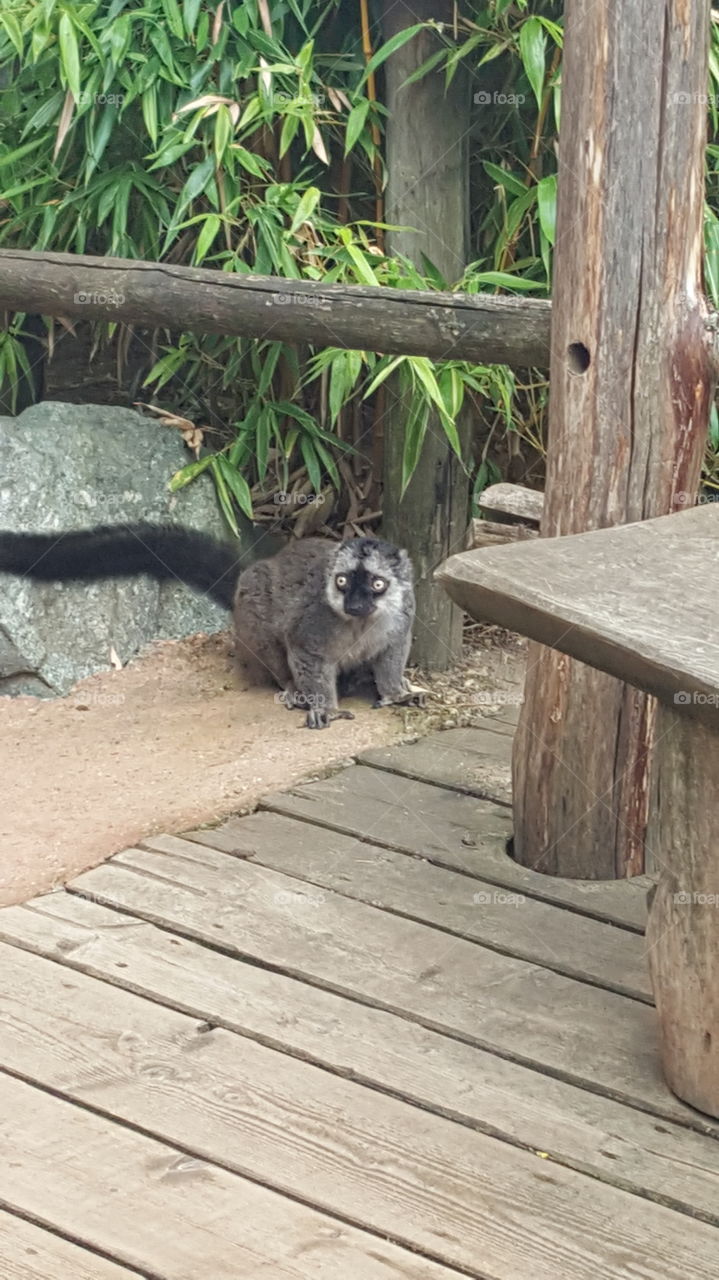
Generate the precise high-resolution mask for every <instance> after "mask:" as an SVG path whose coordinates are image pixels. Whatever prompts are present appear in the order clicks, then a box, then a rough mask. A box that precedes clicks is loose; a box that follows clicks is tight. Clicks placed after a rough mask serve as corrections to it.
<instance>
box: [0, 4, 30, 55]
mask: <svg viewBox="0 0 719 1280" xmlns="http://www.w3.org/2000/svg"><path fill="white" fill-rule="evenodd" d="M0 27H3V28H4V29H5V34H6V35H7V37H8V39H9V40H10V42H11V44H12V45H13V47H14V49H15V52H16V53H17V56H18V58H22V55H23V48H24V40H23V34H22V29H21V27H20V23H19V22H18V20H17V18H16V17H15V14H14V13H0Z"/></svg>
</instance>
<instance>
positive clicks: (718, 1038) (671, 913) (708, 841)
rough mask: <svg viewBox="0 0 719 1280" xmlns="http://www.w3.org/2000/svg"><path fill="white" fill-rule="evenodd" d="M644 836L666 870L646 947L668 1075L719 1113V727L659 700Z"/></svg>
mask: <svg viewBox="0 0 719 1280" xmlns="http://www.w3.org/2000/svg"><path fill="white" fill-rule="evenodd" d="M655 768H656V770H657V773H656V786H655V796H656V800H657V803H656V806H655V808H654V813H653V814H652V817H651V819H650V824H649V830H648V833H647V844H648V847H649V849H650V850H651V853H652V855H653V857H654V860H655V865H656V867H657V869H660V870H661V879H660V881H659V887H658V889H657V892H656V894H655V895H654V901H653V903H652V907H651V911H650V914H649V924H648V927H647V946H648V954H649V969H650V973H651V980H652V988H653V990H654V998H655V1000H656V1005H657V1013H658V1015H659V1034H660V1040H661V1055H662V1066H663V1069H664V1075H665V1077H666V1080H667V1083H668V1085H669V1087H670V1089H671V1090H672V1091H673V1092H674V1093H675V1094H677V1096H678V1097H680V1098H681V1099H682V1100H683V1101H684V1102H688V1103H689V1104H690V1105H691V1106H693V1107H696V1108H697V1109H698V1110H699V1111H703V1112H705V1113H707V1114H708V1115H710V1116H716V1117H719V736H718V735H717V734H716V733H713V732H712V731H711V730H710V729H709V728H706V727H705V726H704V725H702V724H699V723H698V722H697V721H695V720H691V719H689V717H687V716H686V715H680V714H678V712H677V711H675V710H674V708H671V707H666V706H662V707H660V709H659V718H658V724H657V736H656V754H655Z"/></svg>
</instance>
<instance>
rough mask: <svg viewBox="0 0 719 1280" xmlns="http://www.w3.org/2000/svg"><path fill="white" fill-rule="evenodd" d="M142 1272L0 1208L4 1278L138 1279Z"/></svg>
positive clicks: (0, 1266) (0, 1256) (0, 1254)
mask: <svg viewBox="0 0 719 1280" xmlns="http://www.w3.org/2000/svg"><path fill="white" fill-rule="evenodd" d="M141 1274H142V1273H141V1272H139V1271H128V1270H127V1268H126V1267H121V1266H118V1264H117V1263H116V1262H109V1261H108V1259H107V1258H101V1257H100V1256H99V1254H97V1253H90V1252H89V1251H88V1250H86V1249H80V1248H79V1247H78V1246H77V1245H76V1244H72V1243H71V1242H70V1241H69V1240H63V1239H62V1237H61V1236H56V1235H53V1234H52V1232H50V1231H43V1230H42V1228H40V1227H36V1226H34V1224H33V1223H32V1222H26V1221H25V1219H24V1218H16V1217H15V1216H14V1215H13V1214H10V1213H3V1212H2V1211H0V1275H2V1277H3V1280H138V1277H140V1276H141Z"/></svg>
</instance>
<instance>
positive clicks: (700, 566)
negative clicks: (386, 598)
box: [437, 503, 719, 727]
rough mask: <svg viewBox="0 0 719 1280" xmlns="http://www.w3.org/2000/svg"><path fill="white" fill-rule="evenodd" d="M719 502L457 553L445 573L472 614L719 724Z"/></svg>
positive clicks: (450, 588) (440, 573) (442, 570)
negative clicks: (717, 577) (717, 584)
mask: <svg viewBox="0 0 719 1280" xmlns="http://www.w3.org/2000/svg"><path fill="white" fill-rule="evenodd" d="M717 546H719V504H714V503H709V504H707V505H705V506H702V507H694V508H690V509H688V510H686V511H681V512H679V513H675V514H674V515H671V516H662V517H660V518H659V519H657V520H646V521H642V522H639V523H635V524H627V525H622V526H619V527H617V528H613V529H598V530H596V529H595V530H594V531H593V532H591V533H581V534H576V535H570V536H568V537H561V538H538V539H537V540H536V541H535V542H531V543H529V542H527V543H524V544H522V545H521V546H504V547H493V548H491V549H488V550H485V551H481V552H471V551H467V552H463V553H462V554H460V555H457V556H452V557H451V559H449V560H447V561H446V563H445V564H444V565H442V566H441V568H440V569H438V570H437V574H438V577H439V578H440V581H441V582H442V583H443V584H444V586H445V587H446V589H447V590H448V591H449V593H450V595H451V596H452V597H453V599H455V600H456V601H457V602H458V603H459V604H461V605H462V607H463V608H464V609H466V610H467V612H468V613H470V614H472V615H473V616H474V617H477V618H482V619H484V620H485V621H489V622H496V623H499V624H500V625H501V626H504V627H509V628H511V629H512V630H513V631H519V632H521V634H522V635H526V636H530V637H531V639H533V640H538V641H540V642H541V643H542V644H544V645H550V646H551V647H552V648H555V649H558V650H560V652H561V653H566V654H569V655H570V656H571V657H574V658H578V659H579V660H580V661H581V662H584V663H588V664H590V665H591V666H593V667H598V668H599V669H600V670H602V671H606V672H608V673H609V674H610V675H613V676H618V677H619V678H620V679H622V680H625V681H627V682H628V683H631V684H633V685H636V687H637V688H639V689H645V690H646V691H647V692H649V693H653V694H655V695H656V696H657V697H659V698H662V699H663V700H664V701H665V702H668V703H670V704H671V705H676V707H677V709H678V710H679V711H681V712H683V713H684V714H686V715H688V716H694V717H696V718H697V719H700V720H705V721H706V723H708V724H709V725H713V726H714V727H716V726H717V725H718V724H719V642H718V641H717V636H718V635H719V594H718V593H717V592H716V590H715V583H714V578H715V571H716V566H717V554H718V553H717Z"/></svg>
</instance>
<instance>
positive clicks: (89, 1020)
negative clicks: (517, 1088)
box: [0, 948, 710, 1280]
mask: <svg viewBox="0 0 719 1280" xmlns="http://www.w3.org/2000/svg"><path fill="white" fill-rule="evenodd" d="M2 964H3V972H4V974H5V975H6V981H7V986H8V987H9V988H10V989H11V990H12V992H13V994H12V996H11V997H8V996H4V997H3V1005H4V1016H5V1018H6V1019H11V1021H12V1026H13V1029H14V1035H13V1038H12V1042H10V1041H9V1038H8V1040H7V1042H6V1043H5V1042H4V1043H3V1045H2V1046H1V1047H0V1063H2V1065H4V1066H6V1067H9V1068H10V1069H11V1070H12V1071H13V1072H21V1073H22V1074H23V1075H25V1076H31V1077H32V1078H33V1079H34V1080H37V1081H38V1082H39V1083H41V1084H42V1085H44V1086H45V1087H49V1088H52V1089H56V1090H59V1091H60V1092H61V1093H63V1094H64V1095H65V1096H68V1097H69V1098H71V1099H72V1100H76V1101H79V1102H86V1103H87V1104H89V1105H90V1106H92V1107H93V1108H95V1109H99V1110H100V1111H102V1113H103V1114H104V1115H106V1116H109V1117H112V1118H113V1119H118V1120H120V1121H125V1122H131V1123H132V1124H133V1125H134V1126H139V1127H140V1128H141V1129H143V1130H145V1131H148V1130H149V1131H151V1132H152V1134H153V1135H154V1136H156V1137H158V1138H161V1139H163V1140H164V1141H167V1142H169V1143H172V1144H179V1145H180V1146H181V1148H182V1152H183V1154H184V1157H185V1162H186V1163H190V1164H193V1163H199V1162H202V1161H206V1160H209V1161H211V1162H212V1167H211V1168H209V1169H208V1168H207V1166H205V1168H204V1176H205V1178H207V1177H208V1176H210V1177H212V1176H214V1173H215V1169H216V1167H217V1166H218V1165H220V1166H222V1168H223V1169H224V1168H229V1169H231V1170H233V1171H234V1172H237V1173H239V1174H241V1175H247V1176H249V1177H251V1178H252V1179H253V1180H254V1179H258V1180H260V1181H261V1182H262V1183H263V1184H265V1185H269V1186H271V1187H274V1188H275V1189H277V1190H281V1191H284V1192H287V1193H289V1194H290V1195H296V1196H302V1197H303V1198H304V1199H305V1200H307V1199H309V1200H311V1201H312V1203H313V1204H314V1205H315V1206H317V1207H320V1208H324V1209H326V1210H328V1211H330V1212H331V1213H333V1214H336V1215H340V1216H341V1218H342V1219H343V1220H344V1221H348V1220H349V1221H351V1220H352V1219H355V1220H357V1219H359V1220H360V1221H361V1223H362V1225H363V1226H366V1227H367V1228H369V1229H370V1230H372V1231H373V1232H375V1233H377V1234H379V1235H382V1236H387V1237H389V1238H390V1239H394V1240H395V1242H396V1241H397V1240H399V1241H404V1242H406V1243H407V1244H408V1245H410V1246H411V1247H412V1248H414V1249H417V1250H419V1251H424V1252H426V1253H427V1254H429V1255H430V1256H434V1257H438V1256H439V1257H441V1259H442V1260H443V1261H445V1260H446V1262H447V1263H448V1264H450V1265H452V1264H454V1265H455V1266H459V1267H463V1268H465V1269H466V1270H467V1271H468V1272H469V1273H470V1274H473V1275H481V1276H484V1275H486V1274H487V1273H489V1274H490V1275H492V1276H507V1275H511V1276H513V1275H521V1274H523V1273H524V1274H526V1273H527V1271H528V1270H529V1269H530V1267H531V1270H532V1274H533V1275H536V1276H538V1277H542V1278H543V1280H549V1278H550V1277H554V1276H556V1275H557V1274H563V1273H565V1272H568V1271H569V1268H570V1267H571V1268H572V1269H573V1274H574V1275H576V1276H577V1277H578V1278H581V1277H583V1276H588V1277H593V1276H595V1275H597V1274H598V1273H599V1271H600V1269H601V1267H602V1264H603V1261H604V1259H605V1257H606V1247H607V1239H606V1224H607V1223H611V1222H612V1221H613V1220H615V1219H616V1218H618V1217H622V1218H625V1217H630V1219H631V1224H632V1225H631V1228H629V1229H625V1233H624V1234H625V1245H626V1247H627V1248H629V1249H630V1251H631V1252H632V1253H634V1252H637V1253H640V1254H641V1251H642V1249H643V1247H645V1242H646V1241H647V1240H649V1239H651V1240H652V1241H653V1244H654V1248H655V1250H656V1257H657V1260H661V1264H662V1266H666V1267H667V1273H668V1274H674V1275H677V1274H678V1272H677V1271H676V1267H677V1265H678V1258H679V1252H678V1251H679V1250H680V1249H683V1250H686V1253H687V1257H689V1258H692V1259H695V1260H696V1262H697V1263H698V1265H699V1272H698V1274H702V1268H703V1267H704V1266H705V1265H706V1257H705V1254H706V1247H707V1243H708V1240H709V1238H710V1234H709V1233H708V1232H707V1229H706V1227H704V1226H703V1225H702V1226H699V1227H698V1230H695V1226H696V1225H697V1224H694V1223H692V1222H690V1221H688V1220H687V1219H686V1218H685V1219H680V1220H679V1221H681V1223H682V1226H681V1236H679V1232H678V1228H677V1218H676V1215H675V1214H673V1213H669V1212H667V1211H666V1210H665V1209H663V1208H658V1207H657V1206H656V1205H654V1204H650V1203H648V1202H646V1201H643V1200H629V1199H627V1196H626V1194H625V1193H624V1192H623V1191H619V1190H617V1189H616V1188H613V1187H609V1186H606V1185H604V1184H602V1183H597V1182H592V1181H590V1180H588V1179H586V1178H584V1177H582V1176H580V1175H578V1174H577V1173H576V1172H574V1171H572V1170H568V1169H566V1168H564V1167H563V1166H561V1165H558V1164H555V1165H553V1166H552V1167H551V1168H548V1167H547V1166H546V1165H544V1164H543V1163H542V1162H541V1161H540V1160H539V1159H538V1158H537V1156H536V1155H535V1154H534V1153H530V1152H527V1151H523V1150H519V1149H518V1148H516V1147H511V1146H509V1145H508V1144H506V1143H503V1142H500V1141H497V1140H496V1139H493V1138H490V1137H487V1136H486V1135H484V1134H481V1133H478V1132H476V1131H474V1130H472V1129H469V1128H467V1127H466V1126H459V1125H456V1124H454V1123H452V1122H451V1121H449V1120H447V1119H444V1118H441V1117H439V1116H436V1115H431V1114H429V1113H428V1112H426V1111H423V1110H421V1109H418V1108H413V1109H410V1108H409V1107H408V1106H407V1104H406V1103H404V1102H401V1101H398V1100H397V1099H395V1098H388V1097H386V1096H385V1095H384V1094H382V1093H379V1092H377V1091H376V1090H375V1091H373V1090H368V1089H366V1088H363V1087H362V1086H360V1085H358V1084H355V1083H352V1082H349V1081H346V1080H342V1079H340V1078H339V1077H337V1076H331V1075H328V1073H327V1072H324V1071H321V1070H320V1069H319V1068H317V1067H314V1066H311V1065H309V1064H307V1063H303V1062H299V1061H297V1060H296V1059H294V1058H291V1057H288V1056H287V1055H285V1054H278V1053H276V1052H274V1051H273V1050H270V1049H267V1048H265V1047H264V1046H261V1045H259V1044H256V1043H254V1042H252V1041H251V1040H247V1039H244V1038H242V1037H238V1036H233V1035H231V1034H230V1033H229V1032H226V1031H222V1030H213V1031H208V1030H207V1029H205V1027H204V1025H203V1024H199V1025H198V1024H197V1023H196V1022H195V1021H194V1020H192V1019H190V1018H186V1017H183V1016H182V1015H179V1014H176V1013H171V1012H169V1011H168V1010H161V1009H158V1008H157V1007H156V1006H154V1005H153V1004H151V1003H150V1002H148V1001H144V1000H141V999H139V998H138V997H137V996H133V995H129V994H127V993H125V992H121V991H119V990H117V989H108V987H107V986H106V985H105V984H103V983H100V982H98V981H96V980H95V979H92V978H86V977H84V976H82V975H80V974H76V975H74V977H73V978H72V979H71V980H68V974H67V971H66V970H63V969H62V968H61V967H59V966H57V965H54V964H52V963H51V962H49V961H45V960H42V959H39V958H37V957H32V959H30V957H28V956H27V955H23V954H22V953H20V952H17V951H14V949H13V948H3V953H2ZM2 1092H3V1081H2V1078H0V1106H1V1105H2ZM21 1127H22V1126H21ZM707 1141H708V1142H709V1140H707ZM516 1218H519V1219H520V1220H521V1221H522V1223H523V1229H522V1231H521V1232H515V1231H512V1230H511V1224H512V1222H513V1221H514V1220H515V1219H516ZM560 1222H561V1228H560ZM672 1240H674V1242H675V1243H674V1245H673V1246H672V1244H671V1242H672ZM665 1252H667V1253H668V1256H667V1257H666V1258H665V1256H664V1255H665ZM480 1255H481V1265H478V1263H477V1259H478V1258H479V1257H480ZM209 1265H211V1264H210V1260H209V1259H208V1266H209ZM612 1270H613V1267H612V1263H611V1261H610V1263H609V1268H608V1272H607V1274H609V1275H612ZM614 1274H615V1275H621V1270H620V1269H619V1268H614ZM663 1274H664V1272H663Z"/></svg>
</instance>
